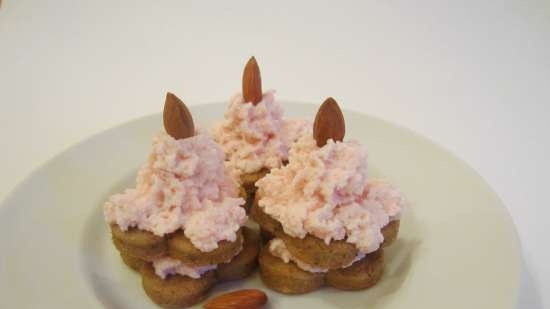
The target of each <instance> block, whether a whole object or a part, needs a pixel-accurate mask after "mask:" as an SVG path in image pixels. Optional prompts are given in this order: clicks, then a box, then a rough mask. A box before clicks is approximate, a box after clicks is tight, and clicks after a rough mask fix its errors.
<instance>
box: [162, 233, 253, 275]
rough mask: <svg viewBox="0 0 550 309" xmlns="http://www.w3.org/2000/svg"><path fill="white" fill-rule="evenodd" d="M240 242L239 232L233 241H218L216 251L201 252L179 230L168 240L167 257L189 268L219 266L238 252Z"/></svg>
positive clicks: (241, 240)
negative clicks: (177, 260) (179, 261)
mask: <svg viewBox="0 0 550 309" xmlns="http://www.w3.org/2000/svg"><path fill="white" fill-rule="evenodd" d="M242 242H243V236H242V233H241V231H240V230H239V231H238V232H237V239H236V240H235V241H233V242H229V241H225V240H224V241H220V242H219V243H218V248H217V249H214V250H212V251H210V252H202V251H200V250H199V249H197V248H196V247H195V246H194V245H193V243H191V241H190V240H189V238H187V237H186V236H185V234H184V232H183V230H179V231H177V232H176V233H174V234H173V235H171V236H170V238H169V239H168V255H169V256H171V257H173V258H176V259H179V260H181V261H182V262H183V263H184V264H187V265H189V266H204V265H212V264H221V263H224V262H226V261H229V260H231V259H232V258H233V257H234V256H235V255H236V254H237V253H238V252H239V250H240V249H241V246H242Z"/></svg>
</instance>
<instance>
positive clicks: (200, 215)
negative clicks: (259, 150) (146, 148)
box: [104, 133, 247, 252]
mask: <svg viewBox="0 0 550 309" xmlns="http://www.w3.org/2000/svg"><path fill="white" fill-rule="evenodd" d="M223 161H224V154H223V151H222V149H221V148H220V147H219V146H218V145H217V144H216V143H215V142H214V141H213V139H212V138H211V137H210V136H209V135H207V134H198V135H196V136H193V137H190V138H186V139H181V140H175V139H174V138H172V137H171V136H169V135H167V134H165V133H160V134H159V135H158V136H157V137H156V138H155V139H154V141H153V149H152V151H151V153H150V155H149V159H148V161H147V163H146V164H145V165H143V167H142V168H141V169H140V170H139V172H138V176H137V180H136V187H135V188H132V189H127V190H125V191H124V192H123V193H120V194H115V195H113V196H112V197H111V198H109V200H108V201H107V202H106V203H105V205H104V216H105V219H106V221H107V222H108V223H110V224H117V225H118V226H119V227H120V228H121V229H122V230H127V229H128V228H130V227H137V228H139V229H141V230H145V231H150V232H152V233H154V234H155V235H158V236H163V235H165V234H168V233H172V232H174V231H176V230H178V229H183V230H184V233H185V236H187V238H189V239H190V240H191V242H192V243H193V245H194V246H195V247H197V248H198V249H199V250H201V251H204V252H208V251H212V250H214V249H216V248H217V247H218V242H219V241H222V240H227V241H235V240H236V238H237V234H236V232H237V230H238V229H239V228H240V227H241V226H242V225H243V224H244V222H245V221H246V218H247V217H246V214H245V211H244V209H243V208H242V207H240V205H243V204H244V202H245V201H244V200H243V199H242V198H239V197H237V196H238V188H237V186H236V184H235V182H234V181H233V180H232V178H231V177H230V176H228V173H227V172H226V169H225V167H224V164H223Z"/></svg>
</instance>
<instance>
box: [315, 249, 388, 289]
mask: <svg viewBox="0 0 550 309" xmlns="http://www.w3.org/2000/svg"><path fill="white" fill-rule="evenodd" d="M383 272H384V251H383V250H382V249H379V250H376V251H374V252H373V253H370V254H367V255H366V256H365V257H364V258H362V259H361V260H359V261H357V262H355V263H353V264H352V265H351V266H349V267H346V268H342V269H332V270H329V271H328V273H327V274H326V277H325V282H326V284H327V285H329V286H332V287H334V288H337V289H340V290H363V289H367V288H370V287H371V286H373V285H375V284H376V283H377V282H378V281H379V280H380V278H382V274H383Z"/></svg>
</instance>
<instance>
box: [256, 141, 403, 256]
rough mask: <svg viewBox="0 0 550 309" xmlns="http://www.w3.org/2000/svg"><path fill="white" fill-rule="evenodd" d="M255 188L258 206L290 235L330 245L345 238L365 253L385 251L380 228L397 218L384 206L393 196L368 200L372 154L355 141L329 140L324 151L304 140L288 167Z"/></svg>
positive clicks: (379, 196)
mask: <svg viewBox="0 0 550 309" xmlns="http://www.w3.org/2000/svg"><path fill="white" fill-rule="evenodd" d="M256 185H257V186H258V188H259V190H260V194H261V198H260V200H259V206H260V207H262V208H263V210H264V212H265V213H267V214H268V215H270V216H271V217H273V218H274V219H276V220H278V221H279V222H280V223H281V224H282V226H283V229H284V232H285V233H286V234H288V235H291V236H294V237H298V238H303V237H305V236H306V234H311V235H313V236H316V237H318V238H321V239H323V240H324V241H325V243H327V244H328V243H330V241H331V240H333V239H334V240H341V239H344V238H345V239H346V241H347V242H350V243H353V244H355V245H356V247H357V248H358V250H359V251H360V252H362V253H370V252H373V251H375V250H377V249H378V248H379V247H380V244H381V243H382V242H383V240H384V237H383V235H382V233H381V229H382V228H383V227H384V226H385V225H387V224H388V222H389V220H390V215H393V216H395V215H396V213H395V212H393V210H392V209H391V208H393V206H392V207H389V204H392V203H388V208H387V209H386V208H385V206H384V203H382V202H381V200H385V198H386V197H387V196H389V195H388V194H376V195H373V196H375V197H376V198H370V197H369V186H368V183H367V152H366V150H365V149H364V148H363V147H362V146H361V145H360V144H359V143H358V142H357V141H353V140H352V141H345V142H334V141H332V140H329V141H328V142H327V144H326V145H325V146H323V147H321V148H319V147H317V145H316V143H315V140H314V139H313V138H312V137H311V136H310V135H305V136H303V137H302V138H300V139H299V140H298V141H297V142H296V143H295V144H294V145H293V147H292V148H291V150H290V156H289V164H288V165H286V166H284V167H282V168H276V169H273V170H271V173H270V174H268V175H267V176H265V177H264V178H263V179H260V180H259V181H258V182H257V183H256ZM373 188H374V187H373ZM373 190H374V191H373V192H377V191H376V190H375V189H373ZM392 205H393V204H392ZM388 210H391V211H390V212H388Z"/></svg>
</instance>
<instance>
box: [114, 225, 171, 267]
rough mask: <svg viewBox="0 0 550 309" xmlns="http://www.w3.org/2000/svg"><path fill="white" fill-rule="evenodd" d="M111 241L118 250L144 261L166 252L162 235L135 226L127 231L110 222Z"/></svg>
mask: <svg viewBox="0 0 550 309" xmlns="http://www.w3.org/2000/svg"><path fill="white" fill-rule="evenodd" d="M111 234H112V238H113V243H114V244H115V247H116V248H117V249H118V251H120V252H122V253H124V254H126V255H131V256H133V257H135V258H139V259H142V260H146V261H151V260H152V259H154V258H157V257H159V256H163V255H165V254H166V252H167V246H166V241H165V240H164V238H163V237H159V236H156V235H155V234H153V233H151V232H147V231H142V230H140V229H137V228H130V229H128V230H127V231H123V230H121V229H120V228H119V227H118V225H116V224H111Z"/></svg>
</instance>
